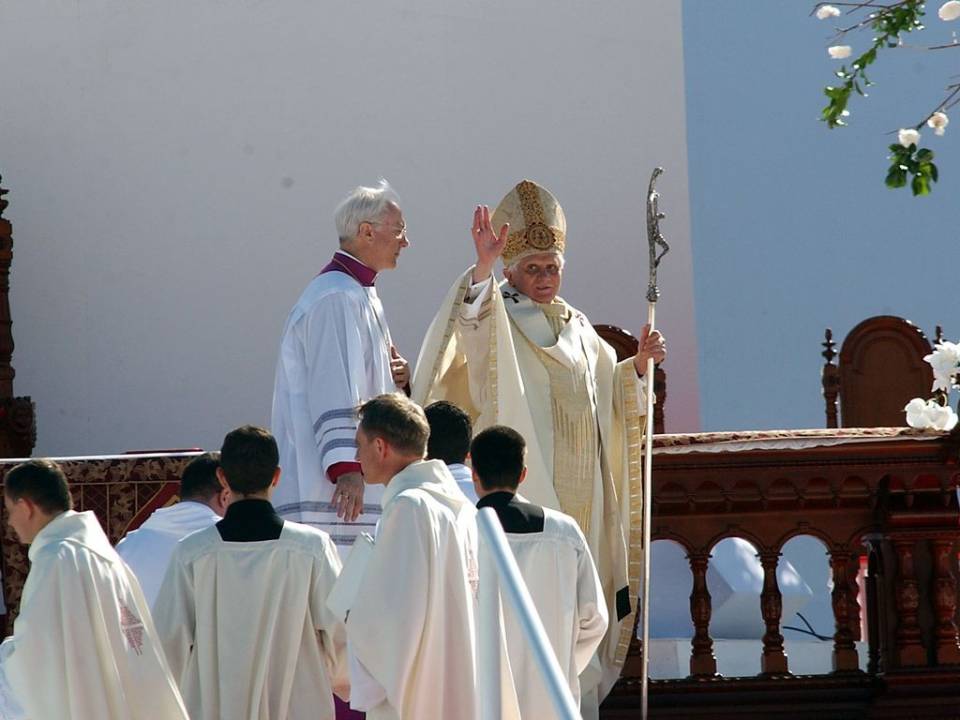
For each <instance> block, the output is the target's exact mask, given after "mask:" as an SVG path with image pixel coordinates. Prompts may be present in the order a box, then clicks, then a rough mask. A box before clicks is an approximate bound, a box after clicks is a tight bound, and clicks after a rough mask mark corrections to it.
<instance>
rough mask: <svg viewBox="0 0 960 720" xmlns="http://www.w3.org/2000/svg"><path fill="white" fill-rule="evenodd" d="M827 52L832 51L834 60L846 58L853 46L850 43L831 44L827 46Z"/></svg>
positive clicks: (831, 54) (831, 55)
mask: <svg viewBox="0 0 960 720" xmlns="http://www.w3.org/2000/svg"><path fill="white" fill-rule="evenodd" d="M827 52H828V53H830V57H832V58H833V59H834V60H843V59H844V58H848V57H850V53H852V52H853V48H852V47H850V46H849V45H831V46H830V47H828V48H827Z"/></svg>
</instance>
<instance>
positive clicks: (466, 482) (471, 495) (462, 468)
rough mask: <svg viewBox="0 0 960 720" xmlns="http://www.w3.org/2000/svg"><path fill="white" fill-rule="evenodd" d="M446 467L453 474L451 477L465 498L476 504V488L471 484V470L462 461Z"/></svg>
mask: <svg viewBox="0 0 960 720" xmlns="http://www.w3.org/2000/svg"><path fill="white" fill-rule="evenodd" d="M447 469H448V470H449V471H450V474H451V475H453V479H454V480H456V481H457V486H458V487H459V488H460V490H462V491H463V494H464V495H466V496H467V500H469V501H470V502H472V503H473V504H474V505H476V504H477V500H479V498H478V497H477V489H476V488H475V487H474V486H473V470H472V469H471V468H469V467H468V466H466V465H464V464H463V463H453V464H451V465H447Z"/></svg>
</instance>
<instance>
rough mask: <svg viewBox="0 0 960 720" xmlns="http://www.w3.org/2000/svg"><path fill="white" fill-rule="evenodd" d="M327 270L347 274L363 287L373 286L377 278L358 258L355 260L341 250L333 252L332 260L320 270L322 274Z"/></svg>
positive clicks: (374, 272) (373, 271)
mask: <svg viewBox="0 0 960 720" xmlns="http://www.w3.org/2000/svg"><path fill="white" fill-rule="evenodd" d="M327 272H342V273H344V274H346V275H349V276H350V277H352V278H353V279H354V280H356V281H357V282H358V283H360V284H361V285H363V286H364V287H373V283H374V282H375V281H376V279H377V273H376V271H375V270H372V269H371V268H368V267H367V266H366V265H364V264H363V263H362V262H360V261H359V260H356V259H354V258H352V257H350V256H349V255H345V254H344V253H342V252H337V253H334V256H333V260H331V261H330V262H329V263H327V265H326V267H324V268H323V270H321V271H320V274H321V275H323V274H324V273H327Z"/></svg>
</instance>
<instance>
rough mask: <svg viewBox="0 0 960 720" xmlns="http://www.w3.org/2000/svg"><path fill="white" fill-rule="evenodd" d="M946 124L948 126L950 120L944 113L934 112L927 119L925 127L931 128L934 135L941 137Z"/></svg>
mask: <svg viewBox="0 0 960 720" xmlns="http://www.w3.org/2000/svg"><path fill="white" fill-rule="evenodd" d="M948 124H950V118H948V117H947V114H946V113H945V112H935V113H934V114H933V115H931V116H930V117H929V118H928V119H927V126H928V127H932V128H933V134H934V135H943V132H944V131H945V130H946V129H947V125H948Z"/></svg>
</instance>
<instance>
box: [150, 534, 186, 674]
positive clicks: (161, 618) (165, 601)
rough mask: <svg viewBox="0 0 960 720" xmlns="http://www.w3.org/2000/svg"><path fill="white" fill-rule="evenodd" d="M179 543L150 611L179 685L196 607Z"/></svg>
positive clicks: (184, 665)
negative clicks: (152, 609) (152, 608)
mask: <svg viewBox="0 0 960 720" xmlns="http://www.w3.org/2000/svg"><path fill="white" fill-rule="evenodd" d="M181 549H182V546H179V545H178V546H177V549H176V550H174V551H173V557H172V558H170V564H169V565H168V566H167V572H166V575H164V578H163V583H161V585H160V592H159V593H158V594H157V600H156V604H155V606H154V611H153V622H154V624H155V625H156V628H157V635H158V637H159V639H160V645H161V646H162V647H163V652H164V654H165V655H166V657H167V664H168V665H169V666H170V674H171V675H172V676H173V679H174V680H175V681H176V682H177V684H178V685H181V686H182V685H183V680H184V670H185V669H186V667H187V663H188V661H189V659H190V653H192V652H193V643H194V639H195V637H196V622H197V620H196V618H197V612H196V606H195V595H194V592H195V591H194V585H193V576H192V572H191V569H190V568H189V567H188V566H187V564H186V563H184V562H183V560H182V555H181V552H180V551H181Z"/></svg>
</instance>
